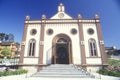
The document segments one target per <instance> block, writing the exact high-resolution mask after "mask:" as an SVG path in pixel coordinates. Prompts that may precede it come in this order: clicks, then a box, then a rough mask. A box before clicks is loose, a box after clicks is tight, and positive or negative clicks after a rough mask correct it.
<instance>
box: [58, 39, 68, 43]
mask: <svg viewBox="0 0 120 80" xmlns="http://www.w3.org/2000/svg"><path fill="white" fill-rule="evenodd" d="M57 42H68V41H67V40H66V39H64V38H60V39H58V40H57Z"/></svg>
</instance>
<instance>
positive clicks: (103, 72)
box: [98, 69, 120, 77]
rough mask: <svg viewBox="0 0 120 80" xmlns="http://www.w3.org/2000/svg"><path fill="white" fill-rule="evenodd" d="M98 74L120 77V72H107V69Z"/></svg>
mask: <svg viewBox="0 0 120 80" xmlns="http://www.w3.org/2000/svg"><path fill="white" fill-rule="evenodd" d="M98 73H100V74H103V75H109V76H115V77H120V72H119V71H113V70H107V69H100V70H99V71H98Z"/></svg>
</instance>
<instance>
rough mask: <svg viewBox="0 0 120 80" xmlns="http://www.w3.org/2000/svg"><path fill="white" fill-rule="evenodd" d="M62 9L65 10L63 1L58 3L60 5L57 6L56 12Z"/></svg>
mask: <svg viewBox="0 0 120 80" xmlns="http://www.w3.org/2000/svg"><path fill="white" fill-rule="evenodd" d="M64 11H65V7H64V5H63V3H60V5H59V6H58V12H64Z"/></svg>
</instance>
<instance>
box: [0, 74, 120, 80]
mask: <svg viewBox="0 0 120 80" xmlns="http://www.w3.org/2000/svg"><path fill="white" fill-rule="evenodd" d="M0 80H120V77H119V78H118V77H111V76H103V75H101V79H89V78H81V79H80V78H79V79H78V78H59V79H58V78H54V79H52V78H51V79H50V78H43V77H39V78H33V77H30V76H29V74H27V75H26V74H23V75H14V76H4V77H0Z"/></svg>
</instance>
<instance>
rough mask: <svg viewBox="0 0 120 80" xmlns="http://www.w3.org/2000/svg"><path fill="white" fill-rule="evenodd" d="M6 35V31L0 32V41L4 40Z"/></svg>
mask: <svg viewBox="0 0 120 80" xmlns="http://www.w3.org/2000/svg"><path fill="white" fill-rule="evenodd" d="M4 37H5V33H0V41H3V39H4Z"/></svg>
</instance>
